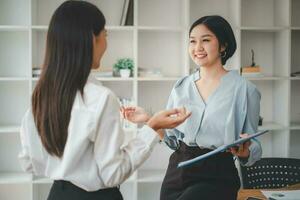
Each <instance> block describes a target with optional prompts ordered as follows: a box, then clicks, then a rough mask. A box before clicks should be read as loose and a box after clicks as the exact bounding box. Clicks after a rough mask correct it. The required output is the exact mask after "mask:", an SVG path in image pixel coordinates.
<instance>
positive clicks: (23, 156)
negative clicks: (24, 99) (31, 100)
mask: <svg viewBox="0 0 300 200" xmlns="http://www.w3.org/2000/svg"><path fill="white" fill-rule="evenodd" d="M28 114H29V110H28V111H27V112H26V114H25V116H24V117H23V120H22V123H21V128H20V139H21V151H20V152H19V155H18V158H19V161H20V164H21V167H22V169H23V170H24V171H26V172H30V173H33V166H32V162H31V156H30V153H29V152H30V150H29V143H28V140H27V139H28V137H26V135H27V132H28V131H29V130H28V122H27V116H28Z"/></svg>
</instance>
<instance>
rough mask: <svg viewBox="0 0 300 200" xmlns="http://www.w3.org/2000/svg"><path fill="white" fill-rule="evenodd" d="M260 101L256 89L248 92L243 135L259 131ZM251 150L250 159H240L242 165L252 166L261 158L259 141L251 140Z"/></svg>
mask: <svg viewBox="0 0 300 200" xmlns="http://www.w3.org/2000/svg"><path fill="white" fill-rule="evenodd" d="M260 99H261V95H260V92H259V91H258V90H257V89H256V88H254V89H253V90H252V91H249V92H247V114H246V118H245V123H244V126H243V130H242V133H248V134H254V133H256V132H257V131H258V121H259V112H260ZM249 150H250V155H249V158H248V159H246V160H244V159H239V160H240V162H241V164H242V165H245V166H251V165H253V164H254V163H255V162H256V161H258V160H259V159H260V158H261V155H262V148H261V144H260V142H259V141H258V140H257V139H252V140H251V145H250V146H249Z"/></svg>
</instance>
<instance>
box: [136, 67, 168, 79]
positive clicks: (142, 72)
mask: <svg viewBox="0 0 300 200" xmlns="http://www.w3.org/2000/svg"><path fill="white" fill-rule="evenodd" d="M138 74H139V77H151V78H156V77H163V74H162V73H161V71H160V69H159V68H152V69H148V68H140V67H139V68H138Z"/></svg>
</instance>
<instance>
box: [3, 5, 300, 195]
mask: <svg viewBox="0 0 300 200" xmlns="http://www.w3.org/2000/svg"><path fill="white" fill-rule="evenodd" d="M63 1H64V0H1V1H0V52H1V53H0V95H1V100H0V110H1V113H0V160H1V163H0V199H1V200H8V199H15V200H40V199H46V197H47V195H48V192H49V189H50V187H51V184H52V181H51V180H49V179H47V178H43V177H35V176H31V175H29V174H26V173H23V172H22V170H21V168H20V166H19V162H18V159H17V154H18V152H19V150H20V138H19V128H20V122H21V118H22V116H23V114H24V113H25V111H26V109H27V108H28V107H29V106H30V98H31V93H32V91H33V88H34V86H35V84H36V82H37V80H38V78H36V77H32V75H31V74H32V68H33V67H38V66H41V65H42V62H43V57H44V51H45V39H46V34H47V29H48V23H49V20H50V17H51V15H52V14H53V11H54V10H55V9H56V8H57V7H58V6H59V5H60V4H61V3H62V2H63ZM89 1H90V2H92V3H94V4H96V5H97V6H98V7H99V8H100V9H101V10H102V11H103V12H104V15H105V16H106V19H107V26H106V29H107V30H108V49H107V52H106V54H105V55H104V58H103V60H102V68H111V67H112V66H113V64H114V63H115V62H116V60H117V59H118V58H121V57H130V58H132V59H133V60H134V63H135V66H138V67H141V68H146V69H160V70H161V72H162V74H163V77H139V76H138V70H137V67H135V69H134V73H133V75H134V76H133V77H130V78H126V79H123V78H119V77H98V80H100V81H102V82H103V85H105V86H107V87H109V88H111V89H112V90H113V91H114V92H115V93H116V94H117V95H118V96H120V97H123V98H128V99H132V100H133V102H134V104H136V105H139V106H142V107H144V108H146V109H147V110H148V111H150V112H155V111H157V110H160V109H163V108H164V107H165V105H166V103H167V99H168V96H169V93H170V91H171V88H172V86H173V85H174V83H175V82H176V80H178V79H179V78H180V77H182V76H185V75H187V74H189V73H190V72H191V71H193V70H194V69H195V68H196V67H197V66H195V64H193V62H192V61H191V60H190V58H189V56H188V53H187V52H188V51H187V49H188V30H189V26H190V25H191V23H192V22H194V21H195V20H196V19H198V18H199V17H201V16H204V15H211V14H218V15H221V16H223V17H225V18H226V19H227V20H228V21H229V22H230V23H231V25H232V27H233V30H234V33H235V36H236V39H237V46H238V49H237V52H236V53H235V55H234V56H233V58H232V59H230V60H229V62H228V63H227V66H226V67H227V68H228V69H239V68H240V67H242V66H245V65H249V64H251V53H250V51H251V49H254V51H255V62H256V64H258V65H260V66H261V67H262V73H263V74H264V76H263V77H251V78H248V79H249V80H250V81H252V82H253V83H254V84H255V85H256V86H257V87H258V89H259V90H260V91H261V94H262V100H261V116H262V117H263V119H264V120H263V126H261V127H259V129H261V130H262V129H269V130H271V133H270V134H268V135H265V136H262V137H261V138H260V139H261V141H262V145H263V152H264V153H263V155H264V156H270V157H276V156H281V157H294V158H300V147H299V143H300V106H299V102H300V92H299V91H300V78H299V77H290V74H291V73H292V72H296V71H300V56H298V52H299V51H300V20H299V19H300V13H299V12H298V11H299V10H300V0H264V1H261V0H251V1H249V0H222V1H219V0H164V1H161V0H151V1H149V0H134V24H133V25H132V26H119V24H120V18H121V13H122V7H123V2H124V0H89ZM212 5H213V6H212ZM135 134H136V130H127V131H126V136H128V137H127V138H130V137H132V136H133V135H135ZM171 153H172V151H171V150H170V149H168V148H167V147H166V146H165V145H164V144H162V143H160V144H158V145H157V146H156V147H155V149H154V151H153V153H152V155H151V156H150V158H149V159H148V160H147V161H146V162H145V163H144V164H143V165H142V166H141V168H140V169H139V170H138V171H137V172H136V173H134V174H133V175H132V176H131V177H130V178H129V179H128V180H127V181H126V182H125V183H124V184H122V185H121V191H122V193H123V195H124V198H125V199H126V200H157V199H159V192H160V186H161V182H162V180H163V177H164V174H165V171H166V168H167V164H168V159H169V155H170V154H171Z"/></svg>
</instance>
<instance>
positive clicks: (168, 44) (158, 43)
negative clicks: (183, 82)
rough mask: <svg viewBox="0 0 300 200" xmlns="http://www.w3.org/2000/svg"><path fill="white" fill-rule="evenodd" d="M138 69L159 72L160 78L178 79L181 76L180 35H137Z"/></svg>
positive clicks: (141, 32) (182, 53) (157, 33)
mask: <svg viewBox="0 0 300 200" xmlns="http://www.w3.org/2000/svg"><path fill="white" fill-rule="evenodd" d="M138 34H139V35H138V40H139V41H138V55H139V56H138V67H139V68H143V69H152V70H160V72H161V74H162V76H166V75H168V76H171V77H174V76H175V77H178V76H181V75H182V74H183V71H184V69H183V66H184V61H183V55H185V54H186V52H183V49H184V48H183V45H182V42H181V41H182V36H183V35H182V34H181V33H177V32H171V33H167V32H164V31H162V32H156V31H155V32H149V31H139V33H138Z"/></svg>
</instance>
